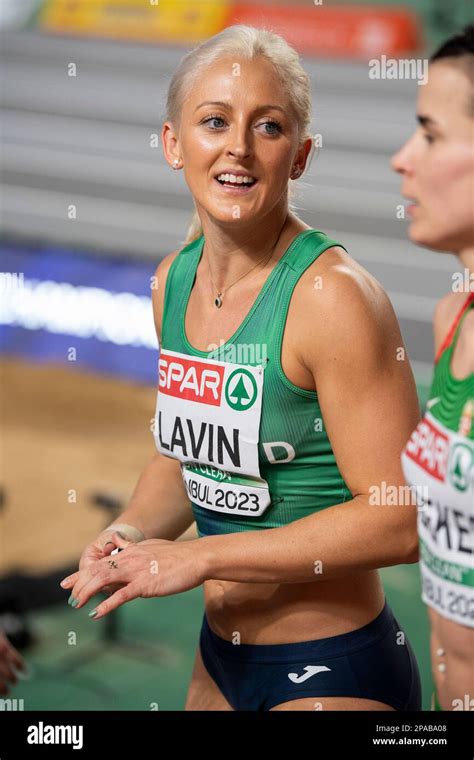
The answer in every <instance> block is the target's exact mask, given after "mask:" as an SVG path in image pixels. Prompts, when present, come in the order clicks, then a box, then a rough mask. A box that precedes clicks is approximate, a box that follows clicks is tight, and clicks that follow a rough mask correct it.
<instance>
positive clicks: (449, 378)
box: [428, 293, 474, 441]
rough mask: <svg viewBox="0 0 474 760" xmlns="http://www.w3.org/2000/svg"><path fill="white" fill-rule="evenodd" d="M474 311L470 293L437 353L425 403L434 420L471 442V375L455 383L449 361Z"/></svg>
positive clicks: (473, 388) (473, 426)
mask: <svg viewBox="0 0 474 760" xmlns="http://www.w3.org/2000/svg"><path fill="white" fill-rule="evenodd" d="M473 308H474V293H470V294H469V296H468V297H467V299H466V301H465V302H464V304H463V307H462V309H461V310H460V312H459V314H458V316H457V318H456V319H455V321H454V323H453V325H452V327H451V329H450V330H449V332H448V335H447V336H446V338H445V340H444V341H443V344H442V345H441V346H440V348H439V350H438V352H437V356H436V359H435V366H434V374H433V380H432V384H431V389H430V395H429V401H428V408H429V409H430V411H431V414H432V415H433V417H435V418H436V419H438V420H439V421H440V422H442V423H443V425H445V426H446V427H447V428H449V430H453V431H454V432H455V433H459V434H460V435H464V436H466V438H470V439H471V441H474V419H473V418H474V373H472V372H471V374H470V375H468V376H467V377H465V378H463V379H462V380H458V379H457V378H456V377H453V375H452V373H451V361H452V356H453V352H454V348H455V346H456V343H457V339H458V335H459V332H460V330H461V326H462V323H463V320H464V319H465V317H466V315H467V313H468V312H469V311H470V310H471V309H473Z"/></svg>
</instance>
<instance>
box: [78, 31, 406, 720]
mask: <svg viewBox="0 0 474 760" xmlns="http://www.w3.org/2000/svg"><path fill="white" fill-rule="evenodd" d="M310 123H311V89H310V82H309V78H308V75H307V74H306V72H305V71H304V70H303V69H302V67H301V65H300V62H299V59H298V56H297V54H296V53H295V51H294V50H293V49H292V48H291V47H289V46H288V44H287V43H286V42H285V41H284V40H283V39H282V38H281V37H280V36H278V35H276V34H273V33H271V32H269V31H266V30H258V29H254V28H252V27H248V26H244V25H237V26H233V27H229V28H227V29H225V30H224V31H223V32H221V33H220V34H218V35H216V36H215V37H213V38H211V39H209V40H208V41H206V42H204V43H203V44H201V45H200V46H198V47H197V48H196V49H194V50H192V51H191V52H190V53H189V54H188V55H187V56H185V58H184V59H183V60H182V62H181V63H180V65H179V67H178V69H177V71H176V72H175V74H174V76H173V79H172V82H171V85H170V89H169V93H168V116H167V120H166V122H165V123H164V125H163V131H162V140H163V146H164V152H165V156H166V159H167V161H168V163H169V164H170V166H173V167H174V168H176V169H181V168H182V169H183V170H184V172H185V178H186V182H187V184H188V186H189V189H190V191H191V194H192V196H193V200H194V203H195V206H196V213H197V215H198V218H199V222H200V226H198V225H196V224H193V225H192V229H191V233H190V235H189V236H188V240H187V241H186V245H185V246H184V248H182V249H181V250H180V251H176V252H174V253H172V254H170V255H168V256H167V257H166V258H165V259H163V261H162V262H161V263H160V264H159V266H158V268H157V271H156V281H155V282H156V283H157V287H156V288H155V289H154V290H153V305H154V316H155V323H156V330H157V335H158V339H159V342H160V366H159V387H158V396H157V408H156V419H155V427H154V435H155V440H156V445H157V449H158V453H157V454H156V455H155V457H154V458H153V460H152V461H151V462H150V463H149V464H148V465H147V467H146V468H145V470H144V471H143V473H142V475H141V477H140V479H139V481H138V484H137V486H136V489H135V491H134V493H133V495H132V499H131V502H130V504H129V505H128V507H127V509H126V510H125V511H124V512H123V513H122V515H121V516H120V523H119V526H110V528H109V529H108V530H107V531H104V532H102V533H101V534H100V535H99V536H98V538H96V539H95V541H93V542H92V544H90V545H89V546H88V547H86V549H85V551H84V553H83V555H82V557H81V560H80V570H79V572H77V573H74V574H73V575H72V576H71V577H70V578H69V582H68V583H64V582H63V585H64V587H67V588H69V589H70V590H71V591H72V593H71V597H70V601H71V604H73V605H74V606H75V607H76V609H81V608H82V607H83V606H84V604H85V603H86V602H87V601H88V600H89V599H90V598H91V597H92V596H94V594H96V593H98V592H99V591H100V590H101V589H103V588H104V587H109V590H114V589H115V592H114V593H113V595H111V596H110V597H109V598H108V599H106V600H104V601H102V602H101V603H100V604H99V605H98V606H97V608H96V610H94V611H93V612H92V613H91V614H92V615H94V616H95V619H96V620H97V619H99V618H101V617H103V616H104V615H105V614H108V613H109V612H110V611H111V610H112V609H114V608H115V607H117V606H119V605H121V604H123V603H124V602H126V601H128V600H130V599H133V598H136V597H152V596H165V595H168V594H177V593H180V592H182V591H186V590H188V589H191V588H194V587H196V586H199V585H201V584H203V585H204V596H205V616H204V620H203V626H202V630H201V638H200V643H199V647H198V650H197V653H196V660H195V666H194V671H193V674H192V678H191V683H190V686H189V691H188V696H187V701H186V709H187V710H315V709H324V710H378V709H380V710H418V709H421V702H420V681H419V674H418V668H417V664H416V660H415V658H414V655H413V652H412V650H411V647H410V644H409V642H408V640H407V638H406V635H405V634H404V632H403V630H402V629H401V628H400V625H399V623H398V622H397V620H396V619H395V617H394V616H393V613H392V611H391V609H390V607H389V606H388V604H387V603H386V601H385V597H384V591H383V587H382V584H381V581H380V577H379V574H378V572H377V569H378V568H381V567H388V566H391V565H397V564H399V563H412V562H416V561H417V559H418V540H417V532H416V501H414V502H413V503H411V502H409V503H405V502H404V501H403V499H401V498H398V497H395V498H394V497H393V494H394V493H395V494H401V493H402V492H403V491H404V489H406V485H405V484H404V479H403V472H402V469H401V464H400V452H401V450H402V447H403V445H404V443H405V441H406V439H407V438H408V436H409V434H410V431H411V430H413V427H414V426H415V425H416V424H417V422H418V420H419V407H418V400H417V394H416V388H415V384H414V380H413V375H412V372H411V369H410V365H409V362H408V361H407V360H406V358H405V352H404V348H403V341H402V338H401V335H400V331H399V327H398V324H397V320H396V317H395V314H394V311H393V309H392V307H391V304H390V302H389V299H388V298H387V296H386V294H385V292H384V290H383V289H382V287H381V286H380V284H379V283H378V282H377V281H376V280H375V279H374V278H373V277H372V276H371V275H370V274H369V273H368V272H366V271H365V270H364V269H363V268H362V267H361V266H359V265H358V264H357V263H356V262H355V261H354V260H353V259H352V258H351V256H350V255H349V254H348V253H347V252H346V250H345V249H344V248H343V247H342V246H341V245H340V244H339V243H337V241H334V240H331V239H330V238H328V237H327V236H326V235H325V234H324V233H322V232H318V231H317V230H313V229H311V228H310V227H309V226H308V225H306V224H304V222H302V221H301V220H300V219H299V218H298V217H297V216H296V215H295V214H294V213H292V211H291V210H290V208H289V201H288V186H289V182H290V181H293V180H295V179H297V178H298V177H300V176H301V175H302V174H303V172H304V170H305V168H306V165H307V161H308V156H309V155H310V153H311V149H312V145H313V141H312V138H311V134H310V132H309V128H310ZM400 489H401V490H400ZM387 493H388V494H390V497H387ZM193 515H194V518H195V520H196V524H197V528H198V532H199V538H196V539H194V540H189V541H180V542H177V541H176V540H175V539H176V538H178V537H179V536H180V535H181V534H182V533H183V531H185V530H186V529H187V528H188V527H189V526H190V524H191V522H192V520H193ZM117 528H118V530H119V531H121V532H122V533H123V534H124V535H125V539H123V538H122V537H120V536H119V535H117V533H116V532H115V529H117ZM142 539H144V540H142ZM137 541H139V542H138V543H136V542H137ZM114 546H116V547H118V548H120V549H122V550H123V551H122V552H121V553H120V554H116V555H115V556H114V558H111V557H109V556H105V555H108V554H109V553H110V551H111V550H112V549H113V547H114ZM110 587H113V588H110Z"/></svg>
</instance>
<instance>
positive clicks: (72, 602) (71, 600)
mask: <svg viewBox="0 0 474 760" xmlns="http://www.w3.org/2000/svg"><path fill="white" fill-rule="evenodd" d="M68 604H70V605H71V607H77V605H78V604H79V599H74V597H73V595H72V594H71V596H70V597H69V600H68Z"/></svg>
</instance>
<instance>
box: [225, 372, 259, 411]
mask: <svg viewBox="0 0 474 760" xmlns="http://www.w3.org/2000/svg"><path fill="white" fill-rule="evenodd" d="M256 398H257V383H256V381H255V378H254V376H253V375H252V373H251V372H249V371H248V370H247V369H236V370H234V371H233V372H232V373H231V374H230V376H229V379H228V380H227V384H226V386H225V399H226V401H227V403H228V404H229V406H230V407H232V409H235V410H236V411H238V412H243V411H245V409H250V407H251V406H252V405H253V404H254V402H255V399H256Z"/></svg>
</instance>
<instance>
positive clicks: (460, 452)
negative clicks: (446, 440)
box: [448, 443, 474, 491]
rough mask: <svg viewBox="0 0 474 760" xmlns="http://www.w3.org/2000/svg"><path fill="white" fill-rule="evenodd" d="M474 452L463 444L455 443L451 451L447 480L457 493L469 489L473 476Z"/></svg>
mask: <svg viewBox="0 0 474 760" xmlns="http://www.w3.org/2000/svg"><path fill="white" fill-rule="evenodd" d="M473 466H474V452H473V450H472V449H471V447H470V446H468V445H467V444H465V443H457V444H456V445H455V446H454V447H453V450H452V453H451V458H450V462H449V473H448V476H449V480H450V481H451V483H452V484H453V486H454V487H455V488H456V489H457V490H458V491H466V490H467V489H468V488H469V483H470V480H471V478H472V476H473V472H472V470H473Z"/></svg>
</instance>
